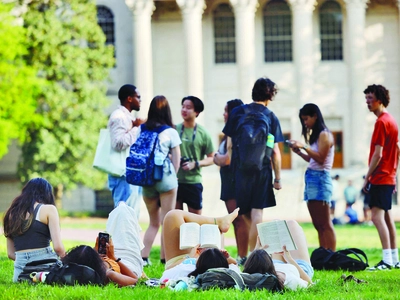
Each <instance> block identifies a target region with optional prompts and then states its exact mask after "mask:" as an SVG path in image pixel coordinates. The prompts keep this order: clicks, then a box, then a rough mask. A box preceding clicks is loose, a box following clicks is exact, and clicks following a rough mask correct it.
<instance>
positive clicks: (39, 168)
mask: <svg viewBox="0 0 400 300" xmlns="http://www.w3.org/2000/svg"><path fill="white" fill-rule="evenodd" d="M22 2H26V1H21V3H22ZM24 5H26V8H27V9H26V13H24V14H23V15H22V18H23V20H24V27H25V28H26V31H25V32H26V39H27V41H28V44H29V48H28V50H29V52H28V53H27V55H26V61H27V63H28V64H29V65H31V66H33V67H35V68H37V69H38V70H39V73H38V75H39V77H41V78H43V79H44V80H45V81H46V83H47V85H46V87H45V88H44V89H42V90H41V94H40V97H39V98H38V112H39V113H40V115H41V116H42V118H43V122H42V123H41V124H40V126H33V127H30V128H29V130H28V132H29V138H28V139H27V141H26V143H25V144H24V145H23V147H22V152H23V159H22V162H21V163H20V165H19V176H20V178H21V181H23V182H24V181H27V180H29V179H30V178H32V177H37V176H41V177H45V178H46V179H47V180H49V181H50V182H51V183H52V184H53V186H55V187H58V188H60V187H61V186H64V187H66V188H68V189H69V188H74V187H75V185H76V184H83V185H85V186H88V187H90V188H101V187H103V186H104V183H105V175H104V174H102V173H100V172H98V171H96V170H94V169H93V168H92V162H93V157H94V152H95V148H96V144H97V139H98V133H99V130H100V128H102V127H104V126H105V125H106V121H107V119H106V116H105V114H104V108H105V107H107V106H108V104H109V103H108V100H107V98H106V84H105V81H106V79H107V78H108V75H109V74H108V72H109V69H110V68H111V67H112V66H113V63H114V59H113V49H112V48H111V47H109V46H106V45H105V44H104V42H105V36H104V34H103V32H102V30H101V28H100V27H99V26H98V25H97V17H96V7H95V4H94V1H91V0H68V1H62V0H57V1H52V0H49V1H45V0H40V1H39V0H33V1H29V2H27V4H24Z"/></svg>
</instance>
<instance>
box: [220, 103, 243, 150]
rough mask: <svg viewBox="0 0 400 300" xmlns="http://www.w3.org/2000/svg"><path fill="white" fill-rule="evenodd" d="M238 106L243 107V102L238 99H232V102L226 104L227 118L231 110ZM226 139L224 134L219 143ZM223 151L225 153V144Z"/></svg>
mask: <svg viewBox="0 0 400 300" xmlns="http://www.w3.org/2000/svg"><path fill="white" fill-rule="evenodd" d="M240 105H243V101H242V100H240V99H233V100H229V101H228V102H226V106H227V107H228V109H227V111H228V117H229V115H230V114H231V112H232V110H233V109H234V108H235V107H238V106H240ZM226 139H227V136H226V134H225V135H224V137H223V138H222V140H221V142H223V141H225V140H226ZM225 151H226V143H225Z"/></svg>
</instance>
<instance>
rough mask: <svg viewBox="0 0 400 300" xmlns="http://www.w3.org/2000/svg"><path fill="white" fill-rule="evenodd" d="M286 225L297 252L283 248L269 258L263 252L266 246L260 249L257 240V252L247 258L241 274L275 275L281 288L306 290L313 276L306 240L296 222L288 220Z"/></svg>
mask: <svg viewBox="0 0 400 300" xmlns="http://www.w3.org/2000/svg"><path fill="white" fill-rule="evenodd" d="M287 224H288V227H289V230H290V232H291V234H292V237H293V239H294V241H295V243H296V245H297V250H291V251H288V250H287V249H286V246H284V247H283V251H282V252H279V253H273V254H272V258H271V257H270V256H269V254H268V253H267V252H266V251H265V250H264V249H266V248H268V245H265V246H264V247H261V244H260V240H259V238H258V241H257V246H256V249H257V250H254V251H253V252H252V253H251V254H250V256H249V257H248V259H247V261H246V263H245V264H244V269H243V273H249V274H252V273H262V274H264V273H270V274H274V275H277V277H278V279H279V281H280V282H281V283H283V286H284V287H286V288H288V289H290V290H296V289H298V288H306V287H308V286H309V285H310V284H312V280H311V279H312V277H313V275H314V269H313V267H312V266H311V261H310V257H309V255H308V246H307V240H306V237H305V235H304V231H303V229H302V228H301V227H300V225H299V224H298V223H297V222H296V221H293V220H289V221H287Z"/></svg>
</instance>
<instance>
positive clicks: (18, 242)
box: [3, 178, 65, 282]
mask: <svg viewBox="0 0 400 300" xmlns="http://www.w3.org/2000/svg"><path fill="white" fill-rule="evenodd" d="M3 226H4V236H5V237H6V238H7V253H8V258H10V259H12V260H14V276H13V281H14V282H17V280H18V276H19V274H21V273H22V270H23V269H24V267H25V265H26V264H27V263H30V262H32V261H37V260H42V259H55V258H58V256H59V257H63V256H64V255H65V248H64V245H63V243H62V241H61V234H60V219H59V216H58V211H57V208H56V206H55V203H54V195H53V187H52V186H51V184H50V183H49V182H47V181H46V180H45V179H43V178H34V179H31V180H30V181H28V183H27V184H26V185H25V186H24V187H23V188H22V192H21V194H20V195H19V196H17V197H16V198H15V199H14V200H13V202H12V203H11V206H10V208H9V209H8V210H7V212H6V213H5V215H4V220H3ZM50 240H51V241H52V243H53V248H54V250H53V248H52V247H51V246H50Z"/></svg>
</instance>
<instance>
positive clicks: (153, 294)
mask: <svg viewBox="0 0 400 300" xmlns="http://www.w3.org/2000/svg"><path fill="white" fill-rule="evenodd" d="M61 224H62V226H63V228H90V229H96V230H97V229H98V230H99V231H100V230H104V227H105V220H101V219H96V220H95V221H94V222H91V221H90V220H89V221H88V220H84V221H82V222H76V220H75V222H64V220H62V221H61ZM302 227H303V228H304V231H305V233H306V236H307V240H308V242H309V249H310V253H311V251H312V250H313V249H315V248H316V247H318V241H317V236H316V231H315V229H314V228H313V227H312V225H311V224H302ZM142 228H143V229H145V228H146V225H145V224H142ZM335 228H336V234H337V240H338V249H342V248H347V247H357V248H361V249H363V250H364V251H365V252H366V254H367V256H368V259H369V262H370V265H374V264H375V263H377V262H378V261H379V260H380V259H381V249H380V242H379V238H378V234H377V232H376V229H375V227H373V226H338V227H335ZM397 229H398V233H399V232H400V224H397ZM227 236H229V237H233V232H232V230H231V231H229V232H228V234H227ZM64 244H65V247H66V248H67V249H69V248H71V247H73V246H75V245H77V244H81V242H74V241H67V240H64ZM227 250H228V251H229V252H230V253H231V255H232V256H233V257H235V256H236V249H235V247H234V246H230V247H227ZM159 251H160V248H159V247H154V248H153V250H152V253H151V260H152V262H153V265H152V266H150V267H146V268H145V272H146V274H147V275H148V276H149V277H155V278H159V277H160V276H161V274H162V271H163V265H161V264H160V263H159ZM12 273H13V262H12V261H11V260H9V259H8V258H7V254H6V242H5V239H4V238H3V242H2V243H0V292H1V294H0V299H102V300H104V299H154V300H155V299H231V300H233V299H266V298H268V299H352V300H355V299H398V298H400V296H398V295H399V291H398V289H399V287H400V270H390V271H381V272H368V271H361V272H354V273H352V274H354V275H355V276H356V277H357V278H360V279H363V280H366V281H367V282H368V283H366V284H356V283H355V282H347V283H343V282H342V281H341V280H339V278H340V276H341V275H342V274H343V273H346V274H350V272H341V271H336V272H334V271H316V272H315V276H314V278H313V279H314V281H316V282H317V283H316V285H314V286H312V287H311V288H308V289H304V290H300V291H297V292H292V291H287V292H285V293H284V294H272V293H270V292H267V291H258V292H249V291H245V292H239V291H236V290H213V291H205V292H202V291H194V292H187V291H184V292H174V291H171V290H168V289H159V288H149V287H146V286H145V285H144V284H143V283H139V284H138V285H137V286H136V287H134V288H131V287H125V288H118V287H116V286H115V285H112V284H111V285H107V286H105V287H93V286H75V287H58V286H54V287H53V286H48V285H43V284H39V285H35V286H30V285H27V284H14V283H12Z"/></svg>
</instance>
